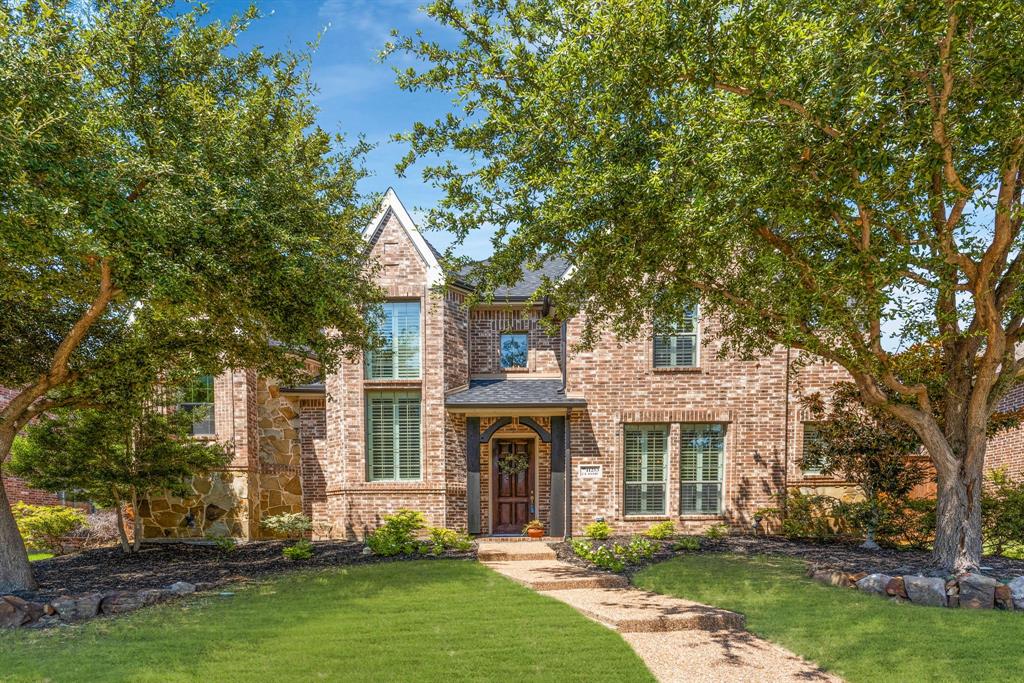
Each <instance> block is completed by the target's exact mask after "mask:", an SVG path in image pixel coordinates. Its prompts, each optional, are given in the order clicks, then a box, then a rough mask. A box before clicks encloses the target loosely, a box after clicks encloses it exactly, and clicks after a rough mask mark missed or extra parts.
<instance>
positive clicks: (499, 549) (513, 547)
mask: <svg viewBox="0 0 1024 683" xmlns="http://www.w3.org/2000/svg"><path fill="white" fill-rule="evenodd" d="M476 557H477V559H478V560H480V561H481V562H485V563H490V562H525V561H530V560H550V561H554V560H555V551H554V550H553V549H552V548H551V546H549V545H548V544H547V543H544V542H543V541H523V542H522V543H509V542H507V541H480V542H479V544H478V545H477V551H476Z"/></svg>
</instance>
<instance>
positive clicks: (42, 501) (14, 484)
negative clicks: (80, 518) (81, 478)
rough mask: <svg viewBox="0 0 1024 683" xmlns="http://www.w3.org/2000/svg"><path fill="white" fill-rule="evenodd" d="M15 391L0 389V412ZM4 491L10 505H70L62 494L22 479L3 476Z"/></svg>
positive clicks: (7, 475)
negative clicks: (40, 488) (45, 489)
mask: <svg viewBox="0 0 1024 683" xmlns="http://www.w3.org/2000/svg"><path fill="white" fill-rule="evenodd" d="M15 393H16V392H15V391H14V390H13V389H8V388H6V387H0V410H2V409H3V408H4V407H5V406H6V405H7V404H8V403H10V401H11V399H13V398H14V395H15ZM4 491H6V493H7V500H8V501H10V503H11V505H14V504H15V503H28V504H29V505H71V504H72V502H71V501H67V500H65V497H64V496H63V495H62V494H57V493H50V492H49V491H41V490H39V489H34V488H32V487H30V486H29V485H28V484H27V483H26V482H25V480H24V479H19V478H18V477H14V476H11V475H9V474H5V475H4Z"/></svg>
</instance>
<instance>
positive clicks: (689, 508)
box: [679, 424, 725, 515]
mask: <svg viewBox="0 0 1024 683" xmlns="http://www.w3.org/2000/svg"><path fill="white" fill-rule="evenodd" d="M679 436H680V453H679V509H680V511H681V512H682V514H684V515H717V514H720V513H721V512H722V474H723V471H724V470H725V426H724V425H720V424H684V425H680V429H679Z"/></svg>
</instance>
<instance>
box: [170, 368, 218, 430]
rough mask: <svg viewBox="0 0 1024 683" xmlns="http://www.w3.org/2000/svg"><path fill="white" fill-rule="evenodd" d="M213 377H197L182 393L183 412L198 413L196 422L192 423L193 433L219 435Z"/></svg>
mask: <svg viewBox="0 0 1024 683" xmlns="http://www.w3.org/2000/svg"><path fill="white" fill-rule="evenodd" d="M213 395H214V392H213V375H202V376H201V377H197V378H196V379H195V380H194V381H193V382H192V383H191V384H190V385H189V386H187V387H186V388H185V390H184V391H183V392H182V397H181V403H179V404H178V407H179V408H181V409H182V410H187V411H189V412H194V413H196V421H195V422H193V423H192V433H193V434H197V435H210V434H216V433H217V425H216V422H215V420H214V416H213Z"/></svg>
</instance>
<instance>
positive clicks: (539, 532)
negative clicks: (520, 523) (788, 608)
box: [526, 529, 544, 538]
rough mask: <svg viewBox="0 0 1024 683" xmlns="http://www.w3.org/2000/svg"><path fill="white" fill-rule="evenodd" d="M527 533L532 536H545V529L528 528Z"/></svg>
mask: <svg viewBox="0 0 1024 683" xmlns="http://www.w3.org/2000/svg"><path fill="white" fill-rule="evenodd" d="M526 535H527V536H529V537H530V538H544V530H543V529H527V530H526Z"/></svg>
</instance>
